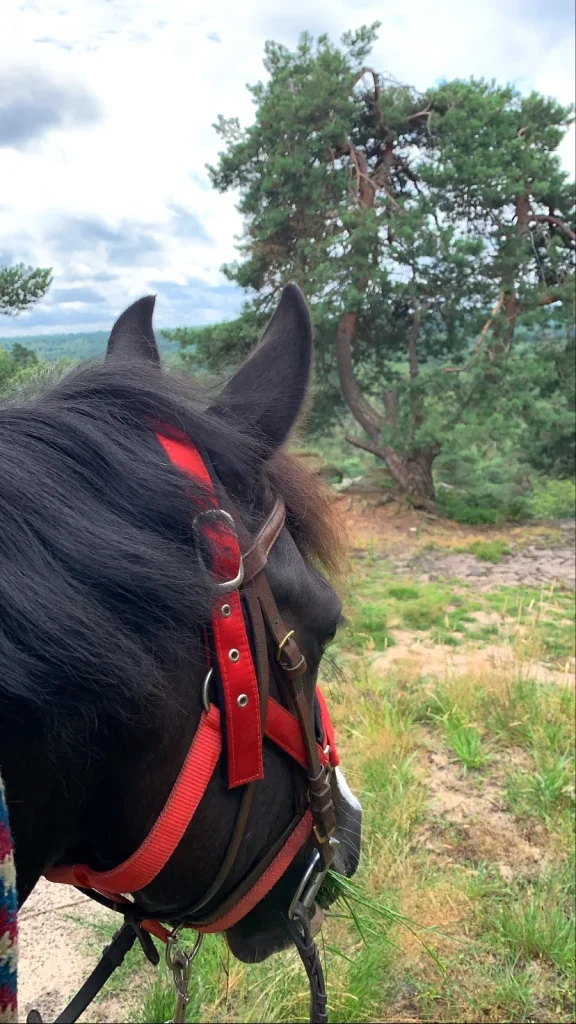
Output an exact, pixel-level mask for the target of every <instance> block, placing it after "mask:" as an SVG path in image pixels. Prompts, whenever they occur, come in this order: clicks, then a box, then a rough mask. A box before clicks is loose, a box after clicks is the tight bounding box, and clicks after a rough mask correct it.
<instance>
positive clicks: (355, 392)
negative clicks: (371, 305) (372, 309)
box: [336, 313, 385, 445]
mask: <svg viewBox="0 0 576 1024" xmlns="http://www.w3.org/2000/svg"><path fill="white" fill-rule="evenodd" d="M357 319H358V316H357V314H356V313H343V314H342V316H341V317H340V320H339V323H338V327H337V328H336V365H337V367H338V376H339V378H340V387H341V388H342V394H343V395H344V398H345V401H346V404H347V406H348V408H349V409H350V412H351V413H352V415H353V417H354V419H355V420H356V422H357V423H359V424H360V426H361V427H363V428H364V430H365V431H366V433H367V434H368V437H369V438H370V440H371V441H373V442H374V444H376V445H377V444H378V443H379V440H380V434H381V433H382V429H383V427H384V422H385V421H384V417H383V416H381V415H380V413H379V412H378V410H377V409H375V408H374V406H373V405H371V404H370V402H369V401H368V400H367V399H366V398H365V397H364V395H363V394H362V392H361V390H360V386H359V384H358V381H357V380H356V376H355V374H354V365H353V363H352V342H353V340H354V335H355V333H356V321H357Z"/></svg>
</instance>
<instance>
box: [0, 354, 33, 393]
mask: <svg viewBox="0 0 576 1024" xmlns="http://www.w3.org/2000/svg"><path fill="white" fill-rule="evenodd" d="M37 366H38V359H37V357H36V353H35V352H33V351H32V350H31V349H27V348H24V346H23V345H21V344H20V343H19V342H16V343H15V344H14V345H12V348H11V349H10V350H9V351H6V349H3V348H0V394H5V393H6V392H7V391H9V390H10V388H11V387H13V385H14V382H15V380H16V379H19V378H23V377H24V376H26V371H29V370H32V371H33V372H34V370H35V369H36V367H37Z"/></svg>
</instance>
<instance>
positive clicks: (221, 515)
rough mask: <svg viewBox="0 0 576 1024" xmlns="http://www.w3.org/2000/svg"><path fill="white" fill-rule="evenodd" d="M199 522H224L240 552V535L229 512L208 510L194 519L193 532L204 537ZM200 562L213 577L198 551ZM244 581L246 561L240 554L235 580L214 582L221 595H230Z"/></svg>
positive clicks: (216, 509) (221, 509) (215, 509)
mask: <svg viewBox="0 0 576 1024" xmlns="http://www.w3.org/2000/svg"><path fill="white" fill-rule="evenodd" d="M199 520H202V522H205V521H206V520H208V521H210V520H214V521H216V522H218V521H220V522H221V521H222V520H224V523H225V525H226V527H227V528H228V529H229V530H230V532H231V533H232V534H233V536H234V537H235V538H236V543H237V544H238V550H240V546H239V541H238V534H237V532H236V525H235V523H234V520H233V518H232V516H231V515H229V513H228V512H225V511H224V509H223V508H208V509H206V510H205V511H204V512H199V513H198V515H197V516H195V517H194V519H193V520H192V530H193V531H194V533H195V534H197V535H198V536H200V537H203V534H202V531H201V527H200V525H199ZM203 539H204V540H205V539H206V538H205V537H203ZM198 560H199V562H200V564H201V565H202V567H203V568H204V570H205V571H206V572H207V573H208V575H209V576H211V575H212V570H211V569H210V568H209V567H208V566H207V565H206V562H205V561H204V559H203V558H202V554H201V552H200V551H198ZM243 579H244V559H243V558H242V554H240V562H239V567H238V573H237V575H236V576H235V577H234V579H232V580H222V581H220V580H214V581H213V582H214V586H215V587H216V589H217V590H218V591H219V593H221V594H229V593H231V591H233V590H237V589H238V587H239V586H241V584H242V580H243Z"/></svg>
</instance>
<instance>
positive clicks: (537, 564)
mask: <svg viewBox="0 0 576 1024" xmlns="http://www.w3.org/2000/svg"><path fill="white" fill-rule="evenodd" d="M574 555H575V552H574V547H560V548H554V549H552V550H547V549H545V548H544V549H542V548H538V547H536V546H534V545H530V546H529V547H527V548H526V549H525V550H524V551H519V552H517V553H514V554H512V555H505V556H504V557H503V559H502V561H501V562H500V563H498V564H497V565H492V564H491V563H490V562H480V561H479V560H478V559H477V558H475V557H474V555H468V554H443V553H440V552H436V551H434V552H424V553H423V554H421V555H417V556H416V557H415V558H414V559H412V561H411V562H409V563H406V562H405V561H398V562H396V566H397V568H398V571H401V572H403V573H405V572H410V575H412V576H415V577H416V579H417V580H418V581H419V582H421V583H431V582H433V581H434V580H440V579H460V580H464V581H465V582H466V583H468V584H469V585H470V586H472V587H476V588H477V589H479V590H491V589H492V588H493V587H519V586H523V587H548V586H561V587H565V588H566V589H567V590H574V579H575V576H576V560H575V557H574Z"/></svg>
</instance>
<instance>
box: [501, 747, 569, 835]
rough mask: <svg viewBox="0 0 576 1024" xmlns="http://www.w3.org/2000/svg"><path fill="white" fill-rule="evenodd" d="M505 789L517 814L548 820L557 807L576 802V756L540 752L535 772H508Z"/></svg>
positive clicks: (512, 808) (511, 806)
mask: <svg viewBox="0 0 576 1024" xmlns="http://www.w3.org/2000/svg"><path fill="white" fill-rule="evenodd" d="M506 791H507V798H508V804H509V806H510V808H511V810H512V811H513V812H514V813H515V814H517V815H519V816H523V815H528V816H541V817H544V819H545V820H546V819H547V818H548V817H549V816H550V815H551V814H553V813H554V811H555V810H557V809H558V808H560V809H562V808H563V807H566V808H569V807H571V806H573V804H574V767H573V759H572V757H571V756H570V755H569V754H550V753H545V754H544V753H540V754H539V755H538V756H537V757H536V770H535V772H534V773H533V774H529V775H528V774H527V773H526V772H518V771H511V772H509V774H508V777H507V786H506Z"/></svg>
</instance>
